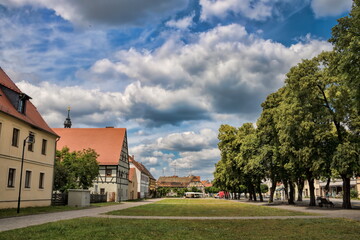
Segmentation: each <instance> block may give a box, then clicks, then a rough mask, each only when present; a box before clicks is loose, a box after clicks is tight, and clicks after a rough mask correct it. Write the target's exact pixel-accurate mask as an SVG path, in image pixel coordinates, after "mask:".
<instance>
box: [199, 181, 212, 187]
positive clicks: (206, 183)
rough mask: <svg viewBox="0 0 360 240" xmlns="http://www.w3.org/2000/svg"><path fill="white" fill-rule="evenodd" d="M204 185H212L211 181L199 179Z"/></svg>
mask: <svg viewBox="0 0 360 240" xmlns="http://www.w3.org/2000/svg"><path fill="white" fill-rule="evenodd" d="M201 183H202V184H203V185H204V187H212V183H211V182H210V181H209V180H205V181H201Z"/></svg>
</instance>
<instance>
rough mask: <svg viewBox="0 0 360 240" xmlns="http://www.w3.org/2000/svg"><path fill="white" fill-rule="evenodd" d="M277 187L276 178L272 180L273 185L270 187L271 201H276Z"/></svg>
mask: <svg viewBox="0 0 360 240" xmlns="http://www.w3.org/2000/svg"><path fill="white" fill-rule="evenodd" d="M275 189H276V182H275V180H274V179H272V180H271V187H270V198H269V203H272V202H274V193H275Z"/></svg>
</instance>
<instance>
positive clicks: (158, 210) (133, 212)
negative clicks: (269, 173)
mask: <svg viewBox="0 0 360 240" xmlns="http://www.w3.org/2000/svg"><path fill="white" fill-rule="evenodd" d="M108 214H111V215H125V216H194V217H200V216H201V217H223V216H228V217H248V216H299V215H311V214H307V213H303V212H295V211H287V210H281V209H275V208H269V207H263V206H255V205H250V204H244V203H238V202H233V201H228V200H217V199H165V200H162V201H159V202H156V203H152V204H147V205H143V206H139V207H133V208H128V209H124V210H120V211H113V212H110V213H108Z"/></svg>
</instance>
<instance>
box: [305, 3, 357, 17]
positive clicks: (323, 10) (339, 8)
mask: <svg viewBox="0 0 360 240" xmlns="http://www.w3.org/2000/svg"><path fill="white" fill-rule="evenodd" d="M351 4H352V0H312V2H311V8H312V9H313V11H314V13H315V16H316V17H326V16H338V15H340V14H342V13H344V12H346V11H349V10H350V9H351Z"/></svg>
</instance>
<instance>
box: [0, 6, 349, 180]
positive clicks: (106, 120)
mask: <svg viewBox="0 0 360 240" xmlns="http://www.w3.org/2000/svg"><path fill="white" fill-rule="evenodd" d="M351 3H352V1H351V0H152V1H148V0H103V1H89V0H75V1H74V0H61V1H60V0H0V31H1V37H0V66H1V67H2V68H3V69H4V70H5V72H6V73H7V74H8V75H9V76H10V77H11V78H12V79H13V80H14V81H15V82H16V83H17V85H18V86H19V87H20V88H21V89H22V91H24V92H25V93H27V94H28V95H30V96H31V97H32V98H33V100H32V102H33V103H34V104H35V105H36V106H37V108H38V110H39V111H40V112H41V113H42V115H43V117H44V118H45V120H46V121H47V122H48V124H49V125H50V126H51V127H62V124H63V121H64V119H65V118H66V111H67V106H71V109H72V110H71V116H72V121H73V127H105V126H114V127H126V128H127V129H128V139H129V147H130V154H132V155H135V159H136V160H138V161H140V162H142V163H143V164H144V165H145V166H147V168H148V169H150V170H151V172H152V173H153V175H154V176H155V177H156V178H157V177H159V176H161V175H163V174H165V175H173V174H175V173H176V174H177V175H179V176H186V175H188V174H190V173H191V174H194V175H200V176H201V177H202V179H210V180H211V179H212V178H213V177H212V172H213V171H214V164H215V163H216V162H217V161H218V160H219V159H220V154H219V151H218V149H217V131H218V128H219V126H220V125H221V124H231V125H233V126H241V125H242V124H243V123H245V122H253V123H255V122H256V119H257V118H258V117H259V114H260V112H261V108H260V104H261V102H262V101H264V100H265V97H266V96H267V95H268V94H269V93H271V92H274V91H276V90H277V89H278V88H279V87H281V86H282V84H283V81H284V78H285V74H286V73H287V72H288V71H289V69H290V67H291V66H294V65H295V64H297V63H298V62H299V61H301V59H304V58H311V57H313V56H315V55H317V54H318V53H320V52H321V51H326V50H331V49H332V46H331V45H330V44H329V43H328V42H327V39H328V38H329V37H330V35H331V27H333V26H334V25H335V24H336V19H338V18H340V17H342V16H345V15H347V14H348V12H349V10H350V7H351Z"/></svg>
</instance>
